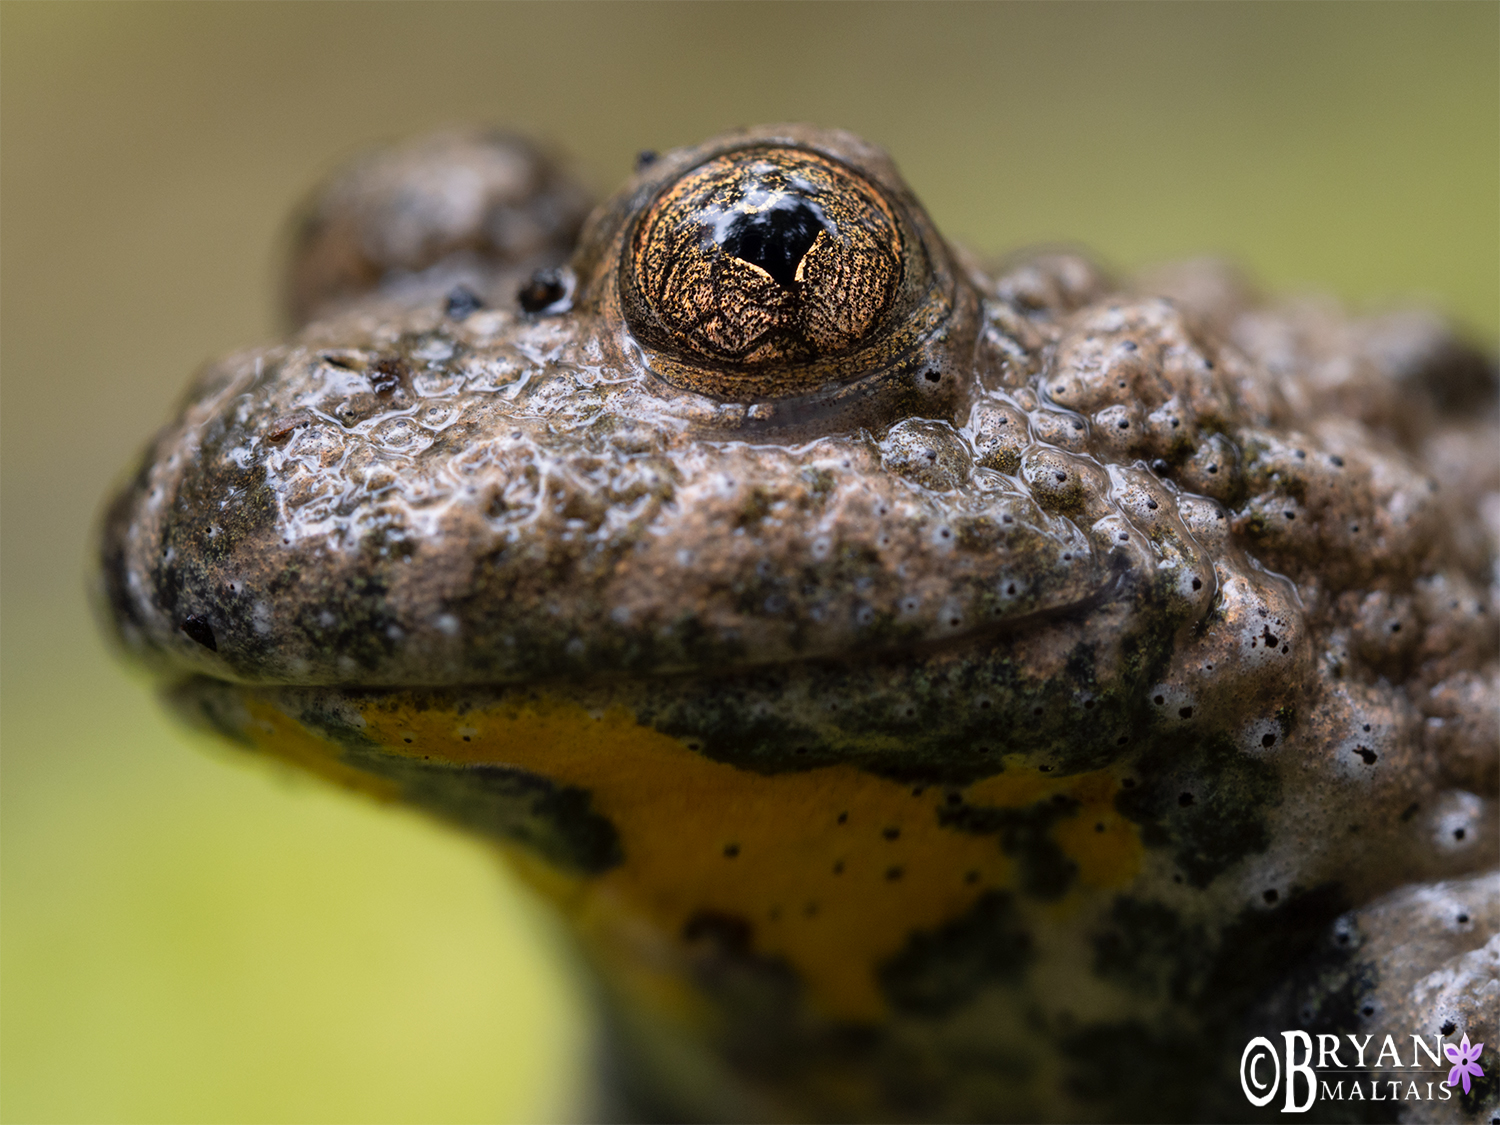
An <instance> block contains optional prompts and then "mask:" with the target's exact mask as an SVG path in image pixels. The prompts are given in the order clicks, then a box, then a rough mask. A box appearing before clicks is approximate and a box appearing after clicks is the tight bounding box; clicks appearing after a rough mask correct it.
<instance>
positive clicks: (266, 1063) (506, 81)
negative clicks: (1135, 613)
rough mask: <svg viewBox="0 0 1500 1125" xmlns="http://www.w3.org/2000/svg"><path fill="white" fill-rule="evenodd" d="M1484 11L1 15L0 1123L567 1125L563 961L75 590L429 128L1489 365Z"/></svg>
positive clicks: (517, 906)
mask: <svg viewBox="0 0 1500 1125" xmlns="http://www.w3.org/2000/svg"><path fill="white" fill-rule="evenodd" d="M1497 26H1500V7H1497V6H1496V5H1495V4H1493V3H1469V4H1456V5H1445V4H1421V5H1415V4H1413V5H1408V4H1400V3H1387V4H1377V5H1369V6H1366V5H1362V4H1337V5H1329V6H1323V5H1296V6H1281V5H1276V4H1255V5H1250V6H1237V5H1204V6H1190V5H1171V6H1155V5H1151V4H1134V5H1118V6H1094V5H1090V4H1070V5H1056V6H1054V5H1016V6H1011V5H999V6H981V5H962V6H951V7H950V6H940V5H925V6H920V7H916V6H912V7H908V6H903V5H898V4H887V5H880V6H871V7H866V6H860V5H853V4H849V5H844V4H840V5H831V6H812V5H808V6H800V5H799V6H791V5H775V6H750V5H745V6H704V7H698V6H692V5H669V6H655V5H639V6H638V5H620V6H613V5H612V6H606V7H598V6H593V5H569V6H529V5H495V6H487V5H455V6H447V5H437V4H426V5H420V6H405V5H402V4H389V5H379V6H345V5H326V6H325V5H295V6H290V5H289V6H282V5H276V4H256V5H251V6H240V5H236V4H221V5H202V6H199V5H168V6H157V5H134V4H119V5H108V6H96V5H93V4H75V5H66V6H64V5H56V6H54V5H33V4H29V3H15V2H11V3H5V4H3V6H0V52H3V54H0V114H3V117H0V142H3V153H0V265H3V274H0V298H3V305H0V345H3V353H0V363H3V369H0V375H3V390H0V394H3V398H0V420H3V457H4V472H3V507H0V513H3V537H0V547H3V571H0V576H3V619H0V625H3V630H4V632H3V669H0V671H3V681H0V687H3V693H4V696H3V711H0V722H3V730H0V733H3V759H0V761H3V821H0V827H3V853H0V858H3V873H0V874H3V879H0V894H3V902H0V908H3V911H0V923H3V932H0V937H3V949H0V955H3V959H0V971H3V977H0V1021H3V1024H0V1033H3V1034H0V1068H3V1070H0V1116H3V1118H4V1119H5V1120H7V1121H84V1120H88V1121H112V1120H120V1121H178V1120H182V1121H187V1120H196V1121H284V1120H287V1121H290V1120H296V1121H351V1120H365V1121H383V1120H391V1121H396V1120H401V1121H407V1120H411V1121H418V1120H445V1121H461V1120H462V1121H466V1120H483V1119H514V1120H541V1119H548V1118H553V1119H558V1118H567V1117H569V1116H571V1115H575V1114H577V1113H579V1112H582V1108H581V1107H582V1105H583V1103H582V1102H581V1101H580V1091H581V1090H582V1088H583V1082H582V1079H581V1075H582V1074H583V1073H584V1067H585V1065H586V1063H585V1060H584V1052H585V1049H586V1042H587V1030H586V1024H585V1020H584V1016H583V1014H582V1007H581V1004H580V1000H579V997H578V995H577V994H576V992H575V991H574V990H573V988H572V987H571V986H570V984H569V979H570V978H569V975H568V970H567V965H566V963H565V961H564V960H563V959H562V958H561V957H560V955H559V954H558V953H557V952H556V947H557V942H556V935H555V934H553V933H551V932H550V931H549V930H548V928H547V923H546V922H545V920H544V919H540V918H539V917H538V916H537V915H536V914H534V913H533V912H532V911H531V908H530V907H529V906H528V904H527V903H526V902H525V901H524V899H523V897H522V896H521V895H520V894H519V892H517V891H516V890H515V889H514V888H512V887H511V886H510V885H509V884H507V883H505V882H504V881H503V880H502V879H500V878H499V877H498V876H497V873H496V870H495V868H494V865H493V864H492V862H491V861H490V859H489V858H488V856H487V855H485V854H484V853H483V851H482V850H481V849H480V848H478V847H476V846H474V845H472V844H470V843H468V842H467V841H464V840H462V839H460V838H458V837H457V836H455V835H453V834H451V833H449V832H447V831H445V830H443V829H440V828H438V827H435V826H433V825H430V824H428V823H426V822H424V821H422V820H419V819H418V818H416V817H414V816H411V815H408V814H404V813H398V812H392V811H388V810H382V809H376V808H373V807H367V806H366V805H364V804H361V803H360V802H359V801H357V800H355V799H352V798H348V797H345V796H343V795H341V794H334V793H327V792H324V791H323V790H321V789H320V788H318V787H317V786H316V785H314V784H311V783H304V782H300V781H298V780H295V779H289V778H287V777H285V776H283V775H281V774H278V773H275V772H274V771H272V770H270V769H267V768H263V767H260V766H258V765H256V764H253V763H250V764H247V763H243V762H241V761H239V760H238V759H237V758H235V757H234V756H233V755H232V754H230V753H229V752H227V751H220V750H216V749H213V748H211V747H207V746H205V745H202V744H198V743H195V742H194V741H193V740H192V739H190V738H188V737H187V736H185V735H184V734H182V733H181V732H179V731H178V730H177V729H175V728H174V727H173V726H171V725H170V724H169V723H168V722H167V721H166V720H165V719H164V718H163V717H162V716H161V715H160V714H159V713H158V711H157V710H156V708H155V706H154V704H153V703H152V701H151V699H150V697H149V693H148V689H147V685H146V684H145V683H143V682H141V681H140V680H138V679H137V678H134V677H133V676H131V675H129V674H127V673H126V672H124V671H122V670H121V669H119V668H117V667H116V666H115V665H114V664H113V663H112V662H111V660H110V658H109V657H108V655H107V654H106V653H105V651H104V650H103V647H102V645H101V643H100V642H99V640H98V639H97V635H96V631H95V629H94V627H93V623H92V622H91V620H90V618H89V614H88V610H87V606H86V603H85V598H84V588H85V583H86V574H87V570H88V566H89V563H88V554H87V552H88V548H87V543H88V537H89V527H90V523H91V520H92V519H93V517H94V514H95V511H96V508H97V505H98V504H99V501H100V498H101V496H102V495H103V493H104V492H105V490H106V488H107V487H108V485H109V482H110V480H111V479H112V477H113V476H114V475H115V474H116V473H117V472H118V471H119V470H120V469H121V468H122V467H123V466H124V465H125V464H126V462H127V460H128V459H129V458H130V457H132V456H133V455H134V453H135V451H136V449H137V448H138V447H139V446H140V444H141V442H142V441H143V439H144V438H145V437H146V435H147V434H148V433H149V432H150V431H151V429H152V427H153V426H155V425H157V424H158V423H159V422H160V421H161V419H162V418H163V415H164V413H165V412H166V411H167V409H168V407H169V404H170V403H171V402H172V400H173V398H174V396H175V394H176V393H177V390H178V388H179V387H180V386H181V385H182V383H183V382H184V380H185V379H186V377H187V376H188V374H189V373H190V371H191V370H192V369H193V368H194V367H196V366H197V365H198V364H199V363H200V362H201V361H202V360H204V359H205V358H206V357H208V356H210V355H212V354H215V353H219V352H223V351H225V350H227V349H230V348H232V347H236V346H239V345H242V344H248V343H252V342H255V341H258V340H262V339H264V338H266V337H267V336H268V335H270V334H271V333H272V332H273V331H275V329H276V319H277V318H276V313H275V306H274V303H273V286H274V280H275V273H276V257H275V251H276V247H277V245H278V238H279V237H280V235H281V233H282V230H283V228H282V223H283V220H284V216H285V215H286V213H287V210H288V208H289V207H290V206H291V205H292V203H293V202H294V201H295V200H296V199H297V198H298V196H299V195H301V194H302V193H303V192H304V191H305V190H306V189H307V188H308V186H309V185H310V184H311V183H312V182H313V181H315V180H316V179H317V178H318V177H319V176H320V175H322V174H323V173H324V172H326V171H327V170H328V169H329V168H331V167H332V166H333V165H334V164H336V163H337V162H338V161H339V160H340V159H342V158H343V157H345V156H347V155H349V154H351V153H353V152H356V151H358V150H359V149H360V148H361V147H362V146H365V145H368V144H370V143H372V142H376V141H379V140H381V139H382V138H386V137H392V136H398V135H401V134H404V133H408V132H411V131H415V130H421V129H425V128H428V127H430V126H434V125H440V124H444V123H452V122H461V121H466V120H470V119H488V120H494V121H501V122H513V123H516V124H518V125H521V126H523V127H525V128H527V129H530V130H533V131H535V132H537V133H539V134H543V135H547V136H551V137H553V138H555V139H556V140H557V141H558V142H559V143H560V144H561V145H563V146H564V147H565V148H567V149H568V150H570V151H571V152H572V153H574V154H575V156H576V157H577V160H578V167H579V169H580V171H581V173H582V174H583V175H584V176H585V177H586V178H587V179H588V180H589V181H591V182H592V183H593V184H595V185H596V186H597V187H598V188H600V189H601V190H608V189H609V188H610V187H611V186H612V185H614V184H615V183H616V182H618V181H619V180H620V179H621V178H622V177H623V176H624V175H625V173H626V172H627V170H628V169H629V167H630V164H631V159H632V156H633V154H634V153H635V152H636V151H637V150H638V149H642V148H658V149H660V148H666V147H669V146H672V145H676V144H682V143H688V142H692V141H696V140H698V139H700V138H702V137H704V136H706V135H708V134H711V133H713V132H715V131H717V130H719V129H722V128H724V127H726V126H731V125H735V124H741V123H747V124H748V123H754V122H758V121H768V120H784V119H806V120H811V121H816V122H819V123H823V124H828V125H841V126H844V127H846V128H850V129H853V130H855V131H857V132H860V133H863V134H864V135H865V136H867V137H869V138H871V139H872V140H875V141H877V142H879V143H880V144H882V145H884V146H886V147H887V148H888V149H889V150H890V151H891V152H892V153H893V154H894V155H895V156H896V158H897V160H898V161H899V162H900V164H901V165H902V167H903V169H904V171H905V173H906V175H907V178H908V179H909V180H910V181H911V183H912V184H913V186H914V187H915V189H916V191H917V192H918V194H919V195H920V196H921V197H922V198H923V199H924V200H925V201H926V203H927V205H928V207H929V208H930V210H931V211H932V213H933V215H934V217H935V218H936V220H937V222H938V224H939V226H940V227H942V228H943V229H944V230H945V231H946V232H947V233H948V234H949V235H950V236H953V237H955V238H958V239H961V240H963V241H966V242H968V243H970V244H971V245H973V246H975V247H976V248H979V249H981V250H983V251H988V252H997V251H1001V250H1003V249H1006V248H1008V247H1013V246H1015V245H1017V244H1020V243H1027V242H1035V241H1039V240H1069V241H1077V242H1080V243H1083V244H1086V245H1089V246H1092V247H1094V248H1095V250H1096V251H1097V252H1098V253H1099V254H1100V255H1101V256H1102V257H1103V258H1104V260H1105V261H1106V262H1108V263H1111V264H1113V265H1116V266H1120V267H1130V266H1134V265H1138V264H1142V263H1145V262H1148V261H1151V260H1153V259H1157V258H1162V257H1167V256H1172V255H1183V254H1193V253H1200V252H1203V251H1208V250H1213V251H1220V252H1225V253H1228V254H1231V255H1233V256H1235V257H1237V258H1239V259H1241V260H1242V261H1244V262H1245V263H1247V264H1248V265H1249V266H1250V267H1251V269H1252V270H1253V271H1254V272H1255V273H1256V274H1257V275H1258V276H1259V277H1260V278H1261V279H1262V280H1263V281H1264V282H1265V283H1266V284H1267V285H1268V286H1270V287H1274V288H1278V289H1280V288H1301V287H1311V288H1315V289H1322V290H1327V291H1331V292H1333V293H1335V294H1338V295H1339V296H1341V297H1343V298H1345V299H1347V300H1351V301H1353V302H1355V303H1357V304H1359V305H1382V304H1386V303H1389V302H1391V301H1394V300H1397V299H1401V298H1407V297H1415V298H1417V299H1421V300H1426V301H1430V302H1431V303H1433V304H1435V305H1437V306H1439V307H1441V308H1444V309H1446V310H1448V311H1449V312H1450V313H1451V314H1453V315H1454V316H1456V317H1457V318H1458V319H1459V321H1460V322H1461V323H1462V324H1463V326H1464V328H1465V329H1466V331H1468V332H1469V333H1470V334H1471V335H1472V336H1473V337H1474V338H1476V339H1477V340H1479V341H1480V342H1482V343H1484V344H1485V345H1486V346H1488V347H1490V348H1493V347H1494V342H1495V338H1496V332H1497V321H1500V316H1497V291H1500V282H1497V273H1500V264H1497V263H1500V245H1497V241H1500V236H1497V210H1500V208H1497V200H1500V184H1497V168H1500V141H1497V132H1500V125H1497V114H1500V110H1497V105H1500V77H1497V56H1500V46H1497V42H1500V33H1497Z"/></svg>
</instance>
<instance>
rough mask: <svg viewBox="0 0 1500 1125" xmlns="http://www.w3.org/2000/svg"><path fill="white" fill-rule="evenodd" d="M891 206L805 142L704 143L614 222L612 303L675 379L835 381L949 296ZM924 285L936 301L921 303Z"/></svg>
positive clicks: (689, 382)
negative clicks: (617, 238) (693, 160)
mask: <svg viewBox="0 0 1500 1125" xmlns="http://www.w3.org/2000/svg"><path fill="white" fill-rule="evenodd" d="M904 212H905V208H904V207H903V206H902V205H901V202H900V201H898V200H895V199H893V198H891V196H890V195H889V194H888V193H887V192H886V191H884V190H883V189H882V187H881V186H880V185H879V184H878V183H876V182H875V181H873V180H872V179H871V178H869V177H867V176H865V175H863V174H861V173H860V172H859V171H857V170H855V169H854V168H851V167H849V166H848V165H846V164H844V163H843V162H841V161H838V160H836V159H834V158H832V157H830V156H827V155H825V154H823V153H821V152H818V151H815V150H810V149H805V148H800V147H794V146H791V145H785V144H779V145H778V144H765V145H756V146H750V147H745V148H739V149H735V150H731V151H728V152H720V153H718V154H717V155H714V156H712V157H711V158H709V159H708V160H705V161H703V162H702V163H700V164H698V165H696V166H695V167H692V168H690V169H688V170H686V171H685V172H683V173H682V174H681V175H680V176H679V177H678V178H676V179H675V180H674V181H672V182H670V183H668V184H666V185H665V186H664V187H663V188H662V189H661V190H660V191H659V193H658V194H657V195H656V196H655V198H654V199H653V200H652V201H651V202H650V204H649V206H647V207H645V208H643V210H642V212H641V213H640V215H639V217H638V218H637V219H636V220H635V221H634V223H633V224H632V225H631V227H630V229H629V230H628V231H627V234H626V238H625V239H624V242H623V245H622V247H621V250H622V252H621V254H620V258H619V272H618V285H619V293H620V302H621V311H622V312H623V314H624V316H625V320H626V322H627V324H628V325H629V328H630V330H631V332H632V333H633V335H634V336H635V337H636V339H637V340H638V341H639V342H640V343H642V344H643V345H645V346H646V347H647V348H648V349H650V350H651V352H652V353H654V354H653V355H652V357H651V360H652V363H651V366H652V369H653V370H655V371H656V372H657V373H658V374H659V375H661V376H662V377H663V378H665V379H666V380H667V381H668V382H670V383H672V384H675V385H676V386H678V387H680V388H682V389H685V390H690V391H694V392H697V393H700V394H704V395H708V396H710V397H713V398H716V399H720V400H726V401H734V402H762V401H766V400H775V399H784V398H789V397H797V396H803V395H807V394H811V393H816V392H820V391H825V390H828V389H830V388H833V387H837V386H840V385H842V384H845V383H848V382H850V381H851V380H854V379H857V378H858V377H859V376H861V375H865V374H868V373H869V372H870V371H871V370H873V369H876V368H882V367H888V366H889V365H890V364H891V362H892V361H893V360H894V359H895V358H897V357H899V355H900V354H901V353H902V352H903V351H905V350H909V348H910V345H911V343H912V341H913V338H914V330H921V329H923V328H924V327H926V326H928V324H929V322H930V321H931V320H932V319H933V317H932V316H931V315H930V314H931V313H933V312H938V313H940V314H942V313H946V311H948V309H950V308H951V300H949V299H944V298H947V297H948V295H947V294H934V292H933V291H934V290H935V289H938V288H941V287H938V286H935V284H934V280H935V279H934V271H933V270H932V267H931V263H930V261H929V258H928V254H927V251H926V247H925V245H924V242H923V239H922V236H921V233H920V231H919V230H918V229H917V228H916V227H915V226H914V224H913V223H912V222H911V220H910V219H909V218H908V217H907V215H906V214H905V213H904ZM935 295H936V296H937V297H938V298H939V299H938V301H937V304H938V305H940V306H942V308H941V309H924V308H923V306H924V305H932V304H933V300H932V298H933V297H934V296H935ZM924 311H925V312H927V313H929V315H925V316H924V315H921V313H923V312H924ZM914 314H915V315H914Z"/></svg>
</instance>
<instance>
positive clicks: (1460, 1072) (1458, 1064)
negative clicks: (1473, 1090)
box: [1443, 1032, 1484, 1094]
mask: <svg viewBox="0 0 1500 1125" xmlns="http://www.w3.org/2000/svg"><path fill="white" fill-rule="evenodd" d="M1482 1050H1484V1044H1483V1043H1475V1044H1474V1045H1473V1046H1472V1047H1471V1046H1469V1035H1468V1033H1467V1032H1465V1033H1464V1038H1463V1042H1461V1043H1459V1045H1458V1046H1456V1047H1455V1046H1454V1045H1453V1044H1452V1043H1444V1044H1443V1054H1445V1055H1447V1056H1448V1061H1449V1062H1451V1063H1452V1064H1453V1069H1452V1070H1450V1071H1449V1072H1448V1078H1447V1080H1446V1085H1448V1086H1457V1085H1458V1080H1459V1079H1460V1078H1462V1079H1463V1082H1464V1093H1466V1094H1467V1093H1468V1092H1469V1075H1471V1074H1472V1075H1473V1076H1474V1077H1475V1078H1483V1077H1484V1070H1483V1069H1482V1068H1481V1067H1480V1065H1479V1062H1478V1059H1479V1052H1480V1051H1482Z"/></svg>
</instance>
